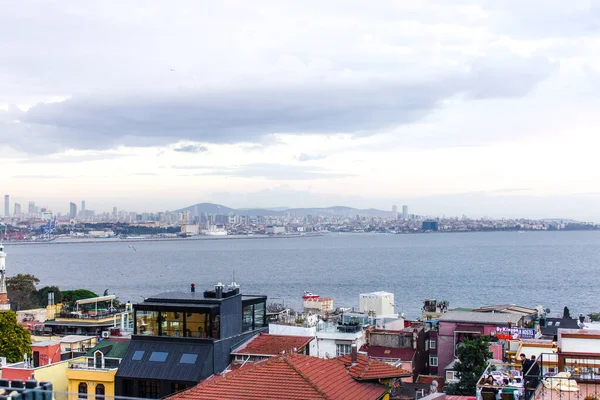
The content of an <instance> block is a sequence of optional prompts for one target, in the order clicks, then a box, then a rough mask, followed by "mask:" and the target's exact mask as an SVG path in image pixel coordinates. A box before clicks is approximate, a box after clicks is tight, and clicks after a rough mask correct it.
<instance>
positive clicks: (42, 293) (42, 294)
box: [31, 286, 62, 307]
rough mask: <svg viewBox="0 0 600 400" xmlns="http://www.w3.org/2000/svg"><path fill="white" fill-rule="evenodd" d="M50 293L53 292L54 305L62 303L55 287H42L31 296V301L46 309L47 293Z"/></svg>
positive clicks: (60, 295) (58, 291) (59, 293)
mask: <svg viewBox="0 0 600 400" xmlns="http://www.w3.org/2000/svg"><path fill="white" fill-rule="evenodd" d="M50 292H54V304H58V303H62V293H61V291H60V289H59V288H58V287H56V286H44V287H43V288H41V289H40V290H37V291H35V292H34V293H33V294H32V295H31V300H32V302H33V303H35V304H36V305H37V306H38V307H46V306H47V305H48V293H50Z"/></svg>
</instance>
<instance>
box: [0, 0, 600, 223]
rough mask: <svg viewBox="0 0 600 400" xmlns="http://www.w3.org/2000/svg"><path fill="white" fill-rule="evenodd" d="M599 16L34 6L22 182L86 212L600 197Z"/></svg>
mask: <svg viewBox="0 0 600 400" xmlns="http://www.w3.org/2000/svg"><path fill="white" fill-rule="evenodd" d="M541 9H543V12H540V10H541ZM315 10H318V12H315ZM598 17H599V8H598V6H597V5H596V4H595V3H593V2H589V0H588V1H584V0H574V1H570V2H564V1H562V0H549V1H548V0H545V1H542V0H540V1H532V2H526V3H523V2H520V1H516V0H514V1H513V0H507V1H502V2H498V1H494V0H480V1H475V0H431V1H425V0H424V1H419V2H411V1H392V0H390V1H386V0H384V1H380V2H378V3H377V4H375V5H372V6H369V7H365V5H364V2H362V1H358V0H349V1H348V0H347V1H341V0H339V1H331V2H326V3H322V2H316V1H308V2H299V3H290V2H286V3H282V2H279V1H275V0H263V1H260V2H253V3H248V2H241V1H226V2H211V3H202V4H200V3H198V2H195V1H191V0H189V1H187V0H182V1H180V2H177V3H176V4H169V5H166V4H165V3H164V2H159V1H158V0H149V1H146V2H144V3H143V4H140V3H137V2H134V1H103V2H98V3H91V4H85V5H82V4H81V3H80V2H77V1H75V0H65V1H61V2H58V3H41V4H40V3H35V4H34V3H32V2H30V1H28V0H25V1H22V2H16V3H14V4H11V6H10V7H5V8H4V9H3V12H2V13H0V35H1V36H2V37H3V38H4V39H3V42H2V63H0V143H1V144H0V146H1V148H0V151H1V152H2V155H3V157H0V168H2V170H3V171H5V173H4V184H5V185H6V186H7V191H10V192H11V193H21V195H22V196H27V197H31V198H34V197H37V198H49V199H56V201H59V197H60V196H64V198H61V200H60V202H63V203H65V204H67V205H68V199H72V198H74V197H77V196H83V194H82V193H85V196H86V197H97V198H98V201H101V200H102V199H104V200H102V201H106V202H107V204H108V202H113V201H115V200H117V199H120V200H119V201H124V202H126V201H131V204H136V203H135V202H136V201H138V202H143V201H146V202H148V201H149V200H148V197H149V196H147V195H145V194H146V193H148V191H151V192H153V191H155V190H156V192H155V193H154V192H153V193H154V197H153V199H152V205H153V206H156V207H163V208H167V207H171V208H175V207H180V206H182V204H173V202H172V197H173V196H179V197H178V199H181V200H183V199H185V201H188V200H189V201H191V202H196V201H200V200H211V199H206V198H204V197H203V196H206V195H207V193H213V194H214V195H215V196H217V194H218V193H223V192H225V191H232V192H233V193H234V197H235V195H240V196H241V194H243V193H269V192H268V191H269V190H270V188H272V185H273V181H274V180H276V181H277V183H278V184H279V183H283V184H286V185H288V186H289V188H290V190H292V191H294V192H303V193H308V194H309V195H310V196H314V197H315V198H319V199H321V200H322V201H326V200H327V199H329V198H330V197H328V196H329V195H331V194H333V195H335V196H338V197H339V198H340V199H342V198H345V199H346V201H349V202H352V201H356V202H360V201H362V200H360V199H359V198H367V199H368V201H372V202H377V201H386V202H387V201H388V200H387V199H394V198H396V199H398V198H406V197H411V196H412V197H414V198H423V197H422V196H434V197H435V198H438V199H440V198H441V197H440V196H449V195H451V194H453V193H465V192H493V193H498V192H494V191H499V190H500V191H501V190H506V188H528V189H529V190H530V192H528V193H530V194H532V195H535V196H542V198H547V199H548V204H550V203H551V202H552V200H550V199H551V198H553V197H552V196H566V195H568V194H570V193H589V192H599V191H600V183H597V182H600V180H599V179H598V174H597V172H596V171H597V168H596V166H595V165H594V163H593V161H592V160H594V159H595V154H594V151H593V149H595V148H597V147H598V144H600V143H599V142H598V139H597V138H596V135H595V132H594V131H593V127H594V126H597V125H598V123H599V122H600V121H599V120H598V117H596V114H597V111H596V110H597V109H598V107H599V106H600V101H599V100H598V99H597V96H596V93H597V91H598V89H599V82H600V79H599V74H600V56H598V54H600V52H599V50H600V25H599V23H598V21H599V19H598ZM198 160H200V161H198ZM357 160H358V161H357ZM92 161H93V162H92ZM312 163H314V165H313V166H310V165H307V164H312ZM200 164H201V165H203V166H207V167H210V168H209V169H207V170H198V171H193V170H188V171H183V170H182V169H176V168H170V166H194V165H200ZM317 166H318V167H317ZM161 167H166V168H161ZM211 171H217V173H211V174H208V175H207V174H206V172H211ZM184 172H185V173H187V175H190V174H196V176H179V175H183V174H184ZM198 174H200V175H198ZM36 177H39V179H38V178H36ZM44 177H46V178H48V177H52V178H53V179H42V178H44ZM341 177H343V178H341ZM58 179H60V182H61V185H62V182H68V185H64V187H61V191H60V193H61V194H60V196H59V195H57V194H56V193H54V191H53V189H54V186H55V185H56V180H58ZM92 182H93V183H92ZM200 187H201V188H202V190H200V189H199V188H200ZM308 188H310V189H308ZM159 189H160V190H159ZM140 193H144V195H143V196H142V195H140ZM364 193H368V196H363V195H362V194H364ZM511 193H512V194H511V195H512V196H516V194H515V193H514V192H511ZM502 195H505V194H504V193H503V194H502ZM519 195H520V196H522V195H523V194H522V193H519ZM57 196H58V197H57ZM344 196H345V197H344ZM419 196H421V197H419ZM237 198H245V197H243V196H242V197H239V196H238V197H237ZM262 198H263V199H264V198H266V197H262ZM432 198H433V197H432ZM554 198H555V197H554ZM126 199H129V200H126ZM248 199H249V200H248V201H249V202H250V201H251V200H250V198H248ZM255 199H258V197H256V198H255ZM286 199H287V200H286ZM300 199H303V200H302V201H306V202H308V200H307V196H298V197H294V195H290V196H289V197H285V196H282V198H281V201H282V202H283V203H286V204H283V205H286V206H300V205H302V204H291V203H292V202H293V201H299V200H300ZM377 199H379V200H377ZM383 199H385V200H383ZM53 201H54V200H53ZM252 201H253V200H252ZM340 202H343V201H342V200H340ZM423 202H425V203H426V200H423ZM276 203H277V204H275V203H271V204H270V205H271V206H280V205H282V204H281V203H279V202H276ZM334 203H339V202H334ZM483 203H484V204H487V203H486V202H485V201H484V202H483ZM61 204H62V203H61ZM431 204H433V205H435V204H437V205H438V206H439V207H440V210H441V209H442V208H443V207H444V206H445V204H444V203H442V202H441V200H440V202H438V203H436V201H435V200H434V201H433V202H432V203H431ZM489 204H491V203H489ZM507 204H508V203H507ZM536 204H537V203H536ZM540 204H542V205H540V206H539V207H540V210H543V202H542V203H540ZM581 204H588V203H585V202H583V203H581ZM183 205H185V204H183ZM259 205H260V204H252V206H259ZM111 206H112V205H111ZM148 206H150V205H148ZM236 206H238V207H239V206H243V205H242V204H238V205H236ZM495 206H496V205H494V207H495ZM497 206H498V207H500V208H502V207H504V208H503V209H504V210H505V212H506V213H509V212H515V210H514V207H517V208H518V207H519V206H518V204H517V205H511V206H510V207H509V206H508V205H506V206H503V205H502V204H499V205H497ZM64 207H66V205H65V206H64ZM106 207H107V208H108V207H109V206H108V205H107V206H106ZM457 207H460V205H458V206H457ZM465 207H466V206H465ZM469 207H470V208H469V209H475V208H476V207H474V206H469ZM523 209H525V206H523ZM481 210H482V212H484V211H485V207H482V208H481ZM550 211H552V209H551V207H550V205H548V212H549V213H550ZM578 212H579V211H578ZM582 212H583V213H585V210H584V211H582ZM588 213H589V214H590V215H592V214H593V210H591V209H590V210H589V212H588Z"/></svg>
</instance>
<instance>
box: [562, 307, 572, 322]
mask: <svg viewBox="0 0 600 400" xmlns="http://www.w3.org/2000/svg"><path fill="white" fill-rule="evenodd" d="M563 319H571V312H570V311H569V307H567V306H565V308H564V309H563Z"/></svg>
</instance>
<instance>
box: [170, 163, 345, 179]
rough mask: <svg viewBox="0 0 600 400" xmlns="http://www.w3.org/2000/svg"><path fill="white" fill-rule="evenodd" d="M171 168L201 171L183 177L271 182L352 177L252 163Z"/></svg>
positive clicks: (324, 170)
mask: <svg viewBox="0 0 600 400" xmlns="http://www.w3.org/2000/svg"><path fill="white" fill-rule="evenodd" d="M172 168H174V169H188V170H203V172H198V173H194V174H186V175H183V176H203V175H213V176H214V175H222V176H234V177H241V178H263V179H271V180H310V179H325V178H328V179H331V178H347V177H351V176H352V175H350V174H341V173H336V172H332V171H330V170H327V169H325V168H320V167H311V166H303V165H302V166H300V165H286V164H268V163H254V164H246V165H241V166H235V167H208V166H173V167H172Z"/></svg>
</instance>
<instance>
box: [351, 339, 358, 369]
mask: <svg viewBox="0 0 600 400" xmlns="http://www.w3.org/2000/svg"><path fill="white" fill-rule="evenodd" d="M351 349H352V351H351V354H352V365H354V364H356V363H357V362H358V347H357V346H356V343H352V346H351Z"/></svg>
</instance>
